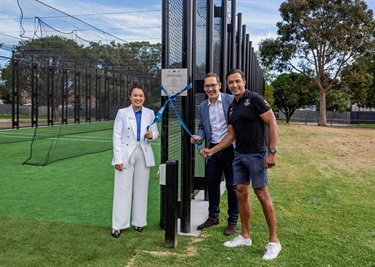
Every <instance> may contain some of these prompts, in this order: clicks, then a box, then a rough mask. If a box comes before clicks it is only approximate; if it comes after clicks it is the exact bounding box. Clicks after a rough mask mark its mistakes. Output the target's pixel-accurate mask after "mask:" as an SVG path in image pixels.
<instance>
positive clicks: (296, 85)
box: [271, 72, 318, 123]
mask: <svg viewBox="0 0 375 267" xmlns="http://www.w3.org/2000/svg"><path fill="white" fill-rule="evenodd" d="M271 85H272V87H273V99H274V102H273V104H274V106H276V107H277V108H278V109H279V110H280V111H281V112H282V113H284V114H285V117H286V122H287V123H289V121H290V118H291V117H292V115H293V114H294V112H295V111H296V110H297V109H298V108H301V107H305V106H306V105H310V104H314V103H315V101H316V98H317V97H318V92H317V91H314V90H311V87H312V86H313V81H312V79H310V78H308V77H306V76H304V75H302V74H300V73H295V72H291V73H283V74H280V75H279V76H278V77H277V78H276V79H275V80H274V81H273V82H272V83H271Z"/></svg>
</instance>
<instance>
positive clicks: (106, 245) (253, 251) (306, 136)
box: [0, 124, 375, 266]
mask: <svg viewBox="0 0 375 267" xmlns="http://www.w3.org/2000/svg"><path fill="white" fill-rule="evenodd" d="M0 138H1V136H0ZM0 143H1V142H0ZM29 146H30V142H29V141H25V142H17V143H8V144H0V162H1V166H0V173H1V174H0V229H1V238H0V255H1V257H0V266H251V265H252V266H375V258H374V255H375V230H374V218H375V209H374V206H375V198H374V196H375V175H374V174H375V162H374V159H375V152H374V151H375V129H374V127H372V128H360V127H317V126H306V125H285V124H281V125H280V127H279V144H278V153H277V155H278V156H277V166H276V167H275V168H273V169H272V170H270V173H269V178H270V193H271V197H272V199H273V201H274V204H275V208H276V213H277V220H278V234H279V238H280V241H281V243H282V246H283V250H282V251H281V253H280V255H279V257H278V258H277V259H276V260H274V261H272V262H264V261H263V260H262V259H261V257H262V255H263V252H264V246H265V244H266V242H267V236H268V232H267V227H266V225H265V220H264V217H263V213H262V211H261V207H260V205H259V203H258V202H257V201H256V199H255V196H254V194H251V201H252V202H253V218H252V222H251V230H252V238H253V245H252V246H251V247H246V248H226V247H224V246H223V245H222V243H223V242H225V241H227V240H228V239H229V238H228V237H226V236H224V235H223V231H224V229H225V226H226V224H225V222H226V219H227V217H226V214H225V213H226V207H225V195H224V197H223V200H222V202H221V210H222V211H221V217H220V221H221V224H220V225H219V226H215V227H212V228H210V229H208V230H205V231H203V233H202V235H201V236H200V237H189V236H178V246H177V248H175V249H167V248H165V247H164V232H163V231H162V230H160V229H159V227H158V223H159V205H160V201H159V184H158V181H157V180H155V179H154V175H155V172H156V168H153V169H152V173H151V178H150V191H149V192H150V194H149V208H148V225H147V227H146V228H145V231H144V232H143V233H138V232H135V231H134V230H132V229H129V230H126V231H124V232H123V234H122V235H121V237H120V238H119V239H114V238H112V237H111V235H110V230H111V227H110V225H111V209H112V196H113V167H112V166H111V165H110V162H111V158H112V151H110V150H109V151H106V152H101V153H95V154H89V155H84V156H80V157H74V158H69V159H66V160H60V161H56V162H53V163H51V164H48V165H46V166H45V167H37V166H32V165H21V163H22V162H23V161H24V160H25V159H26V158H27V157H28V153H29ZM159 147H160V146H159V144H158V143H156V144H155V145H154V149H155V154H156V155H160V152H159V150H158V149H159ZM238 232H239V231H238Z"/></svg>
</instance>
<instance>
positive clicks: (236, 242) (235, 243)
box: [224, 235, 251, 248]
mask: <svg viewBox="0 0 375 267" xmlns="http://www.w3.org/2000/svg"><path fill="white" fill-rule="evenodd" d="M224 246H226V247H230V248H234V247H239V246H251V238H249V239H247V238H244V237H243V236H242V235H239V236H237V237H235V238H234V239H233V240H230V241H227V242H225V243H224Z"/></svg>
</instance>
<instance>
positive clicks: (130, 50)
mask: <svg viewBox="0 0 375 267" xmlns="http://www.w3.org/2000/svg"><path fill="white" fill-rule="evenodd" d="M161 49H162V48H161V44H160V43H158V44H150V43H149V42H133V43H124V44H118V43H115V42H114V41H113V42H111V43H110V44H109V45H100V44H98V43H90V45H89V46H88V47H83V46H81V45H78V44H77V43H76V42H75V41H73V40H70V39H67V38H63V37H59V36H51V37H45V38H40V39H33V40H28V41H21V42H20V43H19V45H18V46H17V47H16V48H15V51H14V59H17V60H18V61H17V66H18V70H17V73H16V76H17V77H18V79H17V81H16V82H17V83H18V88H21V90H22V92H20V97H21V98H30V95H31V91H32V88H33V86H34V88H36V87H37V90H38V104H39V105H46V104H47V96H48V90H50V88H54V93H53V94H54V101H53V105H54V112H53V113H54V120H55V121H58V120H59V118H58V115H59V114H58V106H59V105H60V104H61V102H62V100H61V99H62V94H63V90H66V91H67V92H65V93H66V94H69V96H71V95H73V93H72V91H74V90H76V89H77V90H81V91H83V90H86V88H89V87H90V84H91V88H92V87H94V86H95V82H96V80H93V79H94V78H95V77H96V75H101V76H104V75H105V76H106V77H110V78H112V80H114V81H116V82H117V81H118V83H119V84H120V81H121V82H124V84H123V87H124V88H129V87H130V86H131V83H134V82H138V83H139V84H141V85H143V86H144V87H145V88H150V89H153V90H149V92H147V93H148V94H147V99H146V101H147V103H150V105H148V106H150V107H151V108H153V107H159V106H160V89H159V88H160V69H161ZM31 64H33V66H34V68H33V69H32V68H31V67H30V66H31ZM11 75H12V64H9V65H8V66H7V67H6V68H4V69H2V80H3V82H4V83H3V84H2V85H1V86H0V95H1V96H2V97H5V98H6V100H8V102H9V101H10V100H11V98H10V95H11V91H12V84H11V81H12V80H11V79H12V76H11ZM33 77H34V80H33ZM35 77H38V81H37V82H36V78H35ZM90 81H91V83H90ZM125 81H126V82H125ZM101 83H103V84H102V85H101V88H104V86H105V85H104V79H101ZM113 83H114V82H111V84H110V85H109V86H108V87H109V88H107V90H115V89H112V87H113V86H114V85H113ZM52 85H53V86H52ZM62 86H63V87H64V89H62ZM91 92H94V89H91ZM109 95H110V96H111V97H112V98H114V94H112V93H109ZM125 97H127V96H125ZM85 99H86V98H77V99H76V98H74V99H73V100H71V101H72V102H73V103H72V104H74V102H76V101H79V104H86V103H81V101H82V100H83V101H84V100H85ZM111 100H112V102H114V100H113V99H111ZM103 102H104V101H103ZM21 103H22V101H21Z"/></svg>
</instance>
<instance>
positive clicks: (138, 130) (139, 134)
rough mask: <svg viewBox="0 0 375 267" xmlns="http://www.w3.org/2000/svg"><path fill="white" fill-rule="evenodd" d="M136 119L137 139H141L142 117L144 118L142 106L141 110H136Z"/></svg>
mask: <svg viewBox="0 0 375 267" xmlns="http://www.w3.org/2000/svg"><path fill="white" fill-rule="evenodd" d="M134 115H135V119H136V121H137V141H140V140H141V118H142V108H141V109H140V110H139V111H135V110H134Z"/></svg>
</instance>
